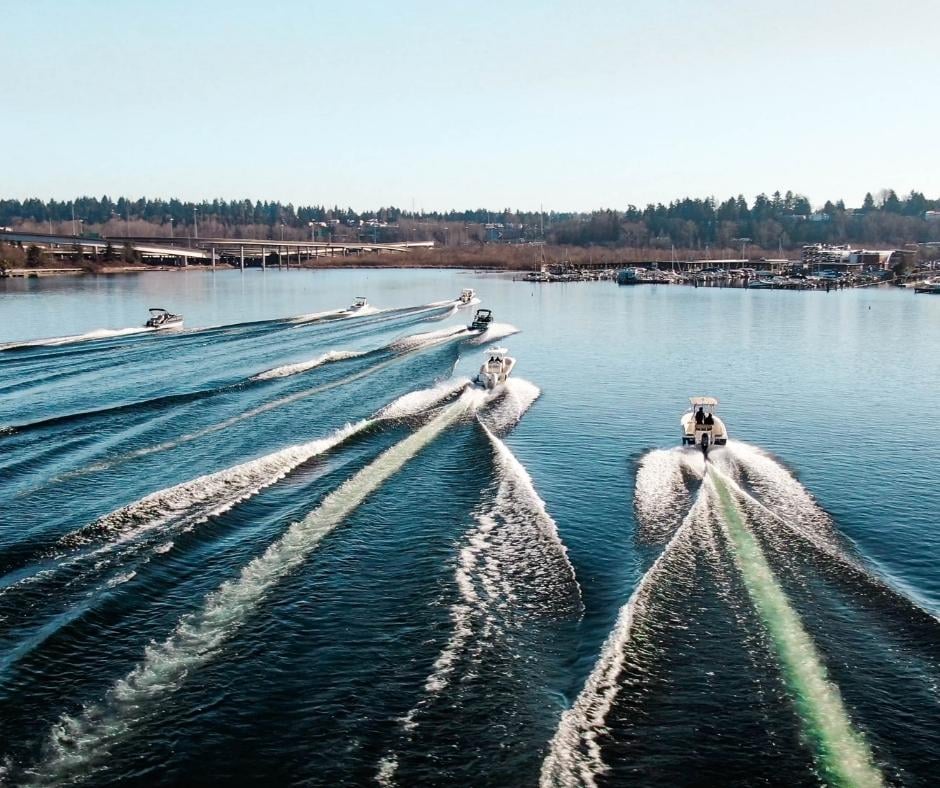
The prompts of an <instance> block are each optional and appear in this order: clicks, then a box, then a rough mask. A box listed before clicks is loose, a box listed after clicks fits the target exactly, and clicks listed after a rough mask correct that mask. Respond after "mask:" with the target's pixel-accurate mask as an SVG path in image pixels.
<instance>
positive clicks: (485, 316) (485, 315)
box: [467, 309, 493, 331]
mask: <svg viewBox="0 0 940 788" xmlns="http://www.w3.org/2000/svg"><path fill="white" fill-rule="evenodd" d="M492 322H493V312H492V310H490V309H478V310H477V313H476V314H475V315H474V316H473V322H472V323H471V324H470V325H469V326H467V329H468V330H469V331H486V329H488V328H489V327H490V323H492Z"/></svg>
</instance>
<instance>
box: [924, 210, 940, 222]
mask: <svg viewBox="0 0 940 788" xmlns="http://www.w3.org/2000/svg"><path fill="white" fill-rule="evenodd" d="M924 221H927V222H940V211H924Z"/></svg>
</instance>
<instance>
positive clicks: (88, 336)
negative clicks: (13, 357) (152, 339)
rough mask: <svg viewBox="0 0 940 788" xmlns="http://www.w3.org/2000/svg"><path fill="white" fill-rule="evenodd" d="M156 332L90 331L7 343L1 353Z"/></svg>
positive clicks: (137, 329)
mask: <svg viewBox="0 0 940 788" xmlns="http://www.w3.org/2000/svg"><path fill="white" fill-rule="evenodd" d="M154 331H155V329H153V328H149V327H145V326H138V327H132V328H96V329H95V330H94V331H88V332H87V333H85V334H74V335H72V336H65V337H49V338H48V339H30V340H27V341H25V342H7V343H5V344H0V351H4V350H19V349H21V348H33V347H58V346H59V345H72V344H74V343H76V342H87V341H89V340H95V339H112V338H114V337H126V336H132V335H133V334H150V333H153V332H154Z"/></svg>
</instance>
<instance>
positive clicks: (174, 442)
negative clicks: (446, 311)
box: [57, 335, 456, 480]
mask: <svg viewBox="0 0 940 788" xmlns="http://www.w3.org/2000/svg"><path fill="white" fill-rule="evenodd" d="M455 336H456V335H455ZM443 341H446V340H445V339H442V340H438V341H435V342H433V343H426V344H422V345H420V346H418V347H415V348H412V349H410V350H409V351H408V352H409V353H410V352H417V351H419V350H425V349H428V348H430V347H432V346H433V345H436V344H440V343H441V342H443ZM405 355H407V353H398V354H396V355H393V356H392V357H390V358H387V359H383V360H382V361H379V362H378V363H376V364H372V365H371V366H368V367H366V368H365V369H362V370H360V371H359V372H354V373H353V374H351V375H347V376H346V377H344V378H340V379H339V380H334V381H331V382H330V383H323V384H321V385H319V386H313V387H312V388H309V389H303V390H302V391H297V392H295V393H293V394H288V395H287V396H284V397H280V398H279V399H276V400H272V401H271V402H266V403H264V404H263V405H258V406H256V407H254V408H250V409H249V410H246V411H244V412H242V413H239V414H238V415H236V416H230V417H229V418H227V419H224V420H223V421H220V422H217V423H216V424H210V425H209V426H208V427H202V428H201V429H198V430H194V431H193V432H188V433H185V434H183V435H180V436H179V437H177V438H172V439H170V440H166V441H163V442H161V443H158V444H154V445H152V446H145V447H142V448H140V449H134V450H132V451H129V452H125V453H124V454H120V455H118V456H116V457H112V458H111V459H109V460H103V461H101V462H97V463H94V464H92V465H88V466H86V467H84V468H78V469H76V470H74V471H69V472H67V473H63V474H61V475H60V476H58V477H57V478H58V479H60V480H62V479H69V478H73V477H76V476H85V475H87V474H89V473H95V472H97V471H103V470H107V469H109V468H113V467H114V466H115V465H119V464H121V463H123V462H127V461H129V460H135V459H138V458H140V457H146V456H149V455H151V454H155V453H157V452H162V451H166V450H168V449H175V448H177V447H178V446H182V445H183V444H184V443H189V442H191V441H194V440H198V439H199V438H203V437H205V436H206V435H212V434H213V433H216V432H219V431H221V430H225V429H228V428H229V427H232V426H234V425H235V424H238V423H240V422H242V421H245V420H247V419H252V418H254V417H255V416H259V415H261V414H262V413H267V412H268V411H271V410H274V409H275V408H280V407H283V406H284V405H290V404H292V403H294V402H299V401H300V400H303V399H306V398H308V397H313V396H316V395H317V394H322V393H324V392H326V391H332V390H333V389H336V388H339V387H341V386H346V385H348V384H350V383H354V382H355V381H357V380H362V379H363V378H366V377H368V376H370V375H374V374H375V373H376V372H380V371H381V370H383V369H386V368H387V367H390V366H392V365H393V364H396V363H397V362H398V361H400V360H401V359H402V358H403V357H404V356H405Z"/></svg>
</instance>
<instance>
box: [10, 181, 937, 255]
mask: <svg viewBox="0 0 940 788" xmlns="http://www.w3.org/2000/svg"><path fill="white" fill-rule="evenodd" d="M930 211H940V199H933V200H931V199H928V198H926V197H925V196H924V195H923V194H921V193H919V192H911V193H910V194H909V195H907V196H906V197H899V196H898V195H897V194H895V192H894V191H892V190H883V191H881V192H880V193H879V194H878V196H877V198H876V197H873V196H872V195H871V194H868V195H866V197H865V200H864V202H863V204H862V205H861V206H860V207H858V208H847V207H846V206H845V204H844V203H843V202H842V201H841V200H839V201H836V202H832V201H826V203H825V204H824V205H823V206H822V207H821V208H820V209H818V210H815V211H814V210H813V208H812V207H811V205H810V202H809V200H808V198H806V197H805V196H803V195H800V194H794V193H793V192H786V193H785V194H781V193H780V192H774V193H773V194H772V195H770V196H767V195H765V194H760V195H758V196H757V197H756V198H755V199H754V201H753V203H750V204H749V203H748V201H747V200H746V199H745V198H744V197H743V196H738V197H730V198H728V199H727V200H724V201H723V202H721V201H717V200H716V199H714V198H712V197H707V198H704V199H697V198H689V197H686V198H683V199H679V200H674V201H673V202H671V203H669V204H668V205H663V204H658V205H652V204H651V205H647V206H646V207H645V208H638V207H636V206H632V205H631V206H628V207H627V208H625V209H623V210H602V211H595V212H592V213H559V212H555V211H551V212H545V213H538V212H519V211H511V210H508V209H505V210H501V211H489V210H485V209H475V210H467V211H450V212H446V213H442V212H419V213H412V212H408V211H402V210H401V209H399V208H395V207H388V208H380V209H378V210H374V211H361V212H357V211H354V210H353V209H352V208H345V209H344V208H339V207H333V208H328V207H325V206H294V205H292V204H289V203H288V204H283V203H280V202H260V201H255V202H252V201H251V200H218V199H217V200H212V201H202V202H198V203H194V202H184V201H182V200H178V199H170V200H162V199H147V198H140V199H138V200H128V199H125V198H123V197H121V198H118V199H116V200H112V199H111V198H109V197H107V196H105V197H100V198H98V197H79V198H76V199H75V200H67V201H58V200H40V199H27V200H22V201H21V200H0V226H12V227H16V226H26V225H32V226H34V227H36V229H38V228H39V226H45V225H49V226H52V224H53V223H59V224H60V223H63V222H65V223H70V222H72V221H73V220H75V221H76V222H77V221H79V220H80V221H82V222H83V224H84V228H85V230H86V231H98V230H100V229H101V228H107V229H108V231H109V232H111V233H112V234H120V233H121V232H122V230H123V227H122V226H125V227H127V228H129V229H130V231H131V233H132V234H138V235H140V234H146V231H147V230H150V231H152V232H153V234H157V235H168V234H169V232H170V227H171V224H172V226H173V227H175V230H176V232H177V233H179V234H180V235H185V234H187V233H188V232H190V231H191V228H192V227H193V223H194V221H196V222H198V223H199V226H200V228H203V231H204V232H206V233H208V232H211V233H214V234H222V235H229V236H231V235H238V234H240V233H242V232H245V231H246V230H247V229H248V228H253V229H252V232H253V233H257V231H258V228H270V229H269V233H268V234H269V235H270V237H276V236H275V229H276V228H277V230H278V231H280V232H283V229H289V230H293V231H294V232H293V233H292V234H298V233H306V232H308V229H307V228H308V227H310V226H311V224H312V225H314V226H316V225H317V224H319V223H327V222H329V221H330V220H334V221H338V222H340V223H341V224H343V225H344V226H349V225H354V224H359V223H360V222H369V221H371V220H374V222H373V224H381V225H382V226H383V228H384V229H383V236H384V237H385V238H386V239H391V237H392V236H394V235H395V225H398V224H401V225H402V226H404V225H408V226H410V227H411V228H415V227H416V225H419V224H420V226H422V227H423V228H424V229H425V231H427V229H428V227H429V226H433V225H435V224H439V225H441V226H447V225H451V226H453V225H454V224H456V225H461V224H462V225H469V224H474V225H480V226H485V225H490V226H491V227H493V228H494V229H493V231H492V232H486V233H482V232H481V233H474V236H473V237H475V238H478V239H479V240H480V241H481V242H482V241H484V240H490V241H494V240H502V241H509V240H542V239H544V240H547V241H549V242H551V243H556V244H567V245H573V246H586V245H590V244H601V245H605V246H611V247H621V246H626V247H657V246H659V247H664V248H668V247H669V246H670V245H675V246H677V247H682V248H701V247H703V246H705V245H711V246H717V247H723V248H726V247H734V246H735V245H736V244H737V243H739V242H740V240H741V239H747V242H748V243H753V244H755V245H757V246H760V247H763V248H766V249H773V248H775V247H784V248H792V247H794V246H797V245H799V244H803V243H808V242H817V241H821V242H828V243H844V242H853V243H864V244H869V245H876V244H889V245H899V244H903V243H912V242H925V241H937V240H940V218H938V217H936V216H932V215H930V214H929V213H928V212H930ZM109 224H110V225H111V226H110V227H108V225H109ZM132 225H133V226H132ZM75 226H76V225H67V227H75ZM62 230H63V228H61V227H60V228H59V229H58V230H57V231H62ZM412 232H415V230H414V229H412ZM436 234H437V233H435V235H436ZM285 237H286V236H285ZM403 237H407V236H403ZM442 237H443V238H447V235H446V233H444V234H443V235H442ZM455 237H456V234H454V235H452V236H451V239H454V238H455ZM462 237H464V238H468V237H470V236H469V234H464V235H463V236H462Z"/></svg>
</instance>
